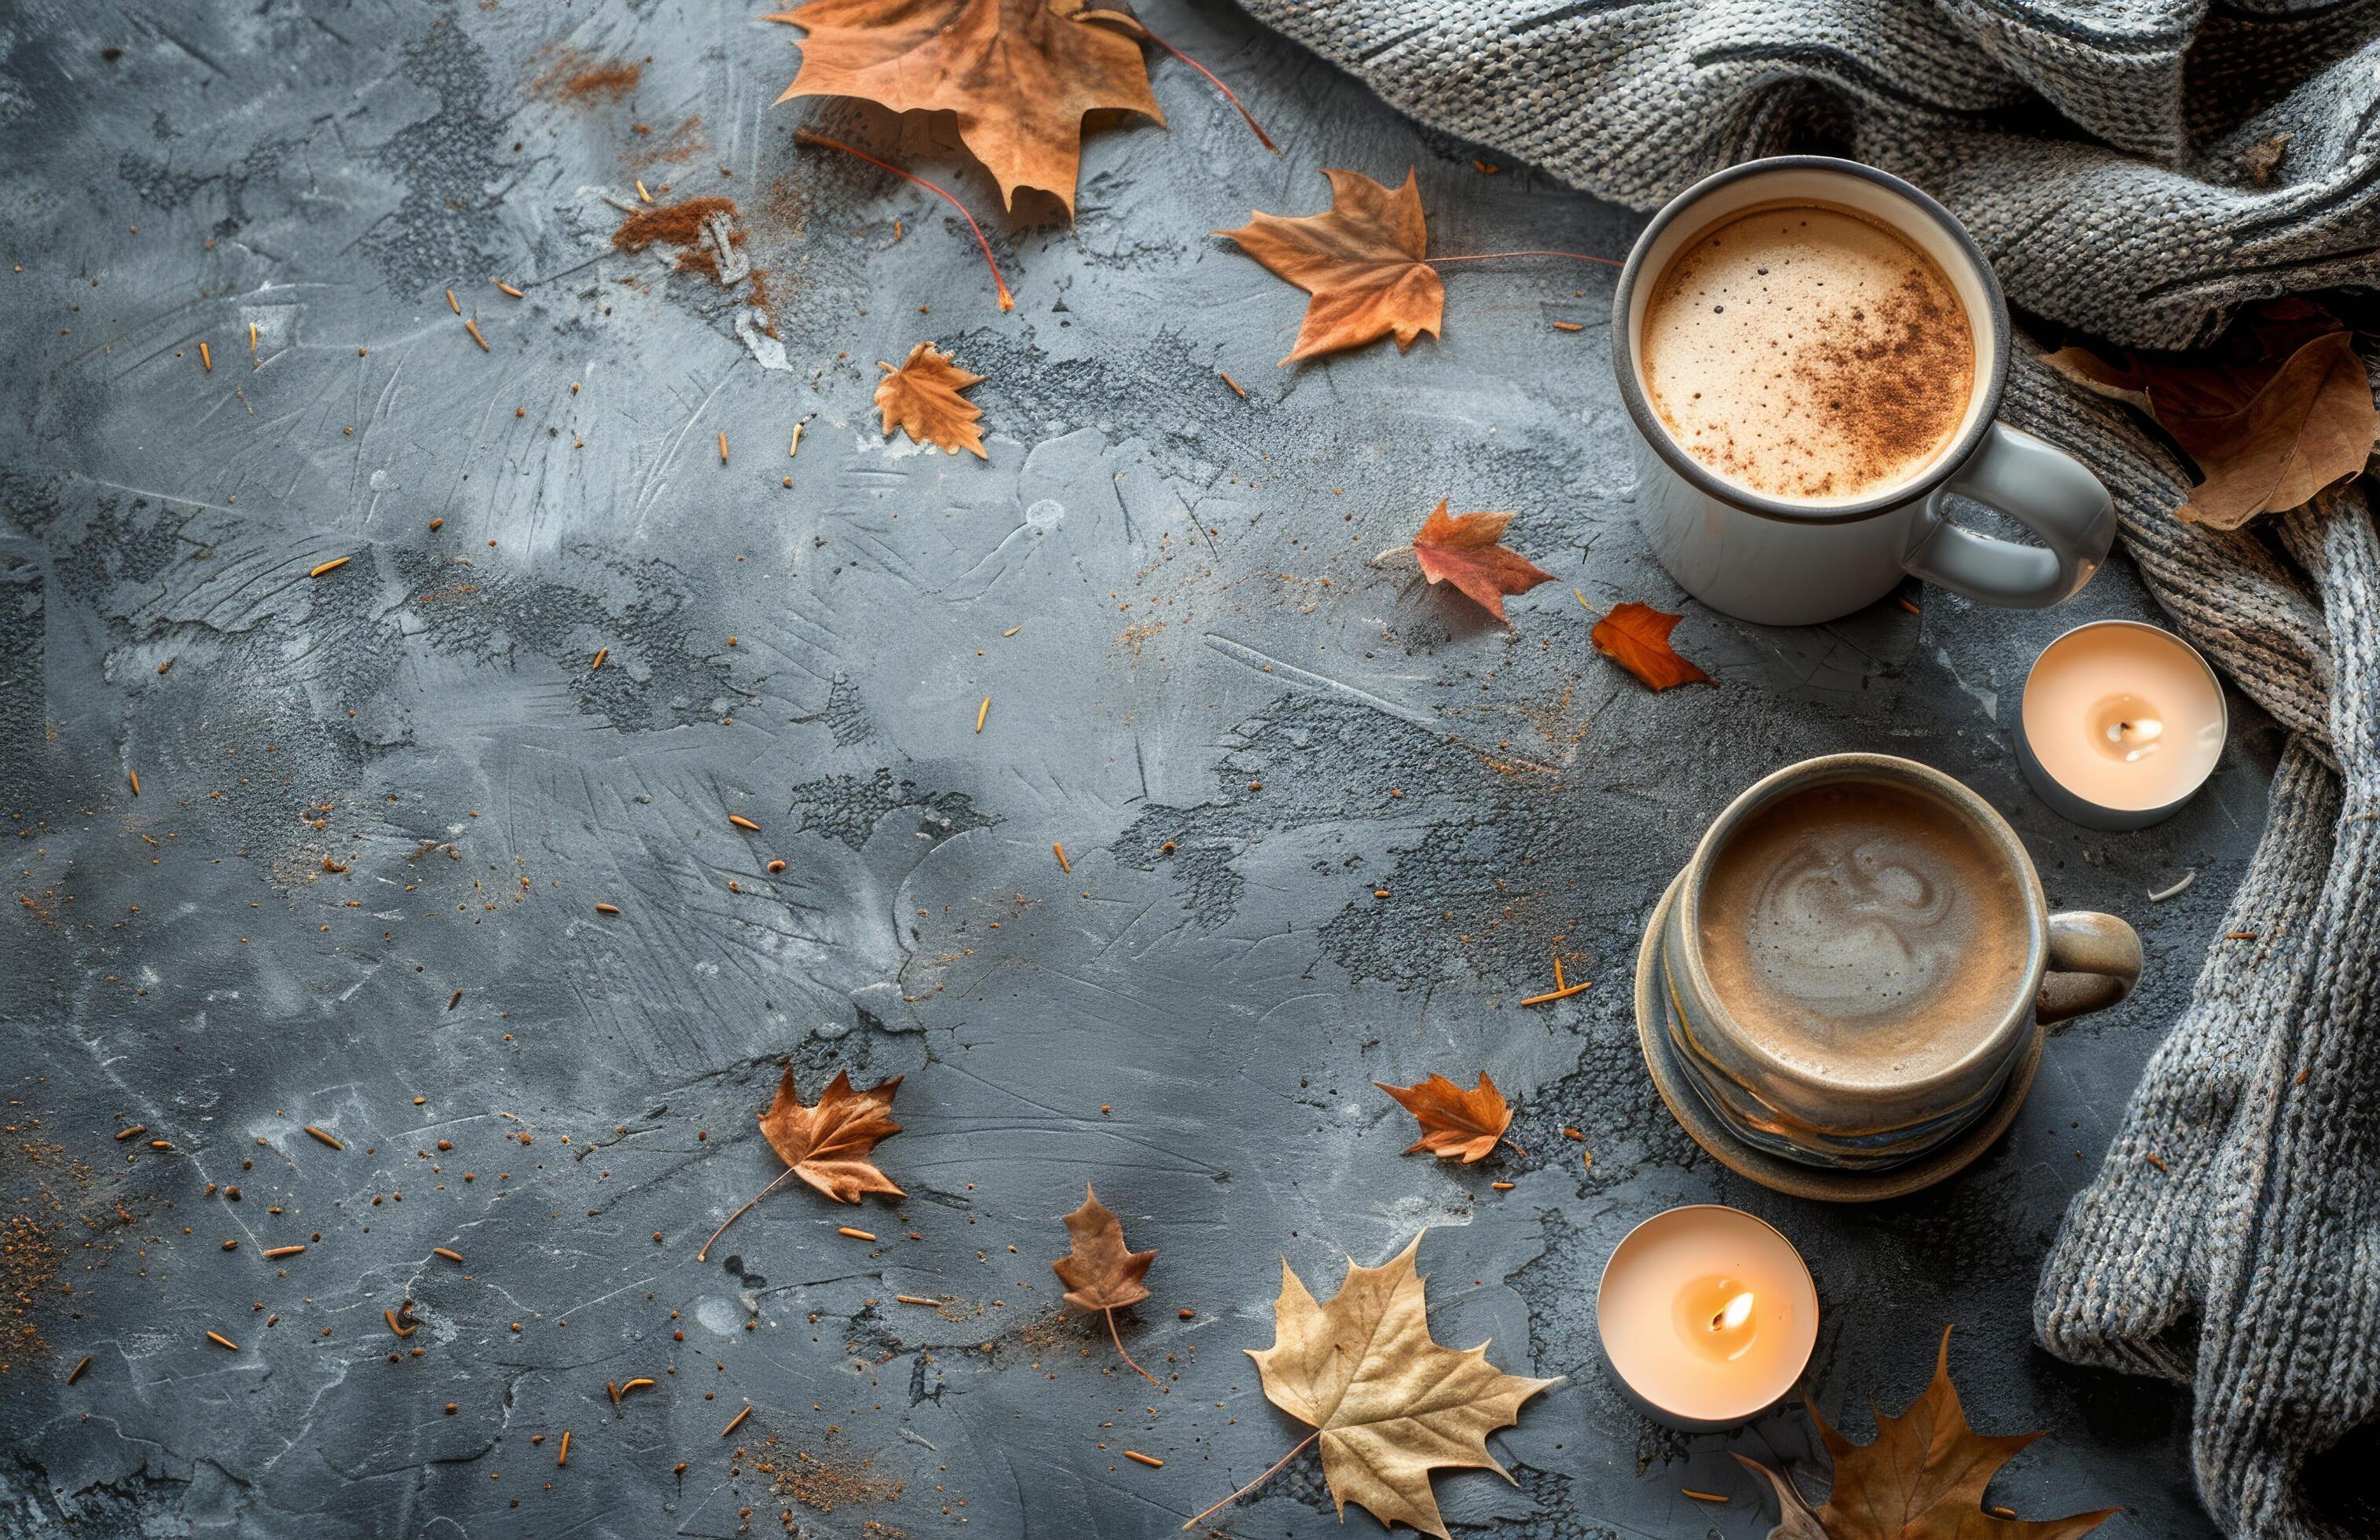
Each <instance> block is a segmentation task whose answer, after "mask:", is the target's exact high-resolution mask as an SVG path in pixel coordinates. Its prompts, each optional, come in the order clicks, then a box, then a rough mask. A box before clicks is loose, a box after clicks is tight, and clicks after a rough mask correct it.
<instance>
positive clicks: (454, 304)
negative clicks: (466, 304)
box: [446, 289, 463, 315]
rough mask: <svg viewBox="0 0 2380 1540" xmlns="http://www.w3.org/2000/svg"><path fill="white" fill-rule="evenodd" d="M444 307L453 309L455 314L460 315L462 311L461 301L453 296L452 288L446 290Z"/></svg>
mask: <svg viewBox="0 0 2380 1540" xmlns="http://www.w3.org/2000/svg"><path fill="white" fill-rule="evenodd" d="M446 308H447V309H450V310H452V311H454V312H455V314H456V315H461V314H462V313H463V302H462V301H461V300H459V299H457V298H455V291H454V290H453V289H448V290H447V291H446Z"/></svg>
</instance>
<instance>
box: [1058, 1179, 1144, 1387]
mask: <svg viewBox="0 0 2380 1540" xmlns="http://www.w3.org/2000/svg"><path fill="white" fill-rule="evenodd" d="M1066 1233H1067V1234H1069V1235H1070V1236H1072V1237H1074V1248H1073V1249H1072V1250H1071V1251H1069V1252H1068V1253H1067V1255H1064V1256H1062V1257H1060V1258H1058V1260H1057V1261H1055V1262H1052V1263H1050V1271H1052V1272H1054V1273H1056V1274H1057V1275H1058V1280H1059V1281H1060V1282H1062V1283H1063V1284H1064V1285H1065V1286H1066V1295H1065V1298H1066V1303H1067V1304H1071V1305H1075V1306H1076V1307H1078V1308H1080V1309H1084V1310H1096V1311H1099V1313H1100V1314H1101V1315H1103V1316H1106V1317H1107V1323H1108V1336H1109V1337H1110V1338H1111V1339H1112V1340H1114V1342H1115V1347H1116V1354H1117V1356H1118V1357H1120V1358H1122V1359H1123V1361H1124V1363H1126V1364H1130V1365H1131V1367H1132V1370H1133V1372H1134V1373H1135V1374H1137V1375H1138V1376H1140V1377H1141V1378H1143V1379H1145V1380H1147V1381H1148V1382H1149V1383H1150V1384H1151V1385H1157V1384H1159V1383H1160V1381H1159V1380H1158V1377H1157V1376H1155V1375H1153V1374H1150V1373H1149V1372H1148V1371H1147V1369H1144V1368H1142V1367H1141V1366H1140V1365H1139V1364H1135V1363H1133V1359H1132V1354H1130V1353H1128V1352H1124V1349H1123V1336H1122V1335H1121V1334H1120V1333H1118V1332H1117V1330H1116V1324H1115V1313H1116V1312H1117V1311H1119V1310H1121V1309H1123V1308H1124V1307H1125V1306H1126V1305H1132V1304H1139V1303H1140V1302H1141V1301H1143V1300H1145V1299H1147V1297H1148V1285H1147V1284H1146V1283H1143V1282H1142V1281H1141V1279H1143V1278H1145V1277H1147V1274H1148V1265H1149V1264H1150V1263H1151V1262H1154V1261H1156V1260H1157V1253H1156V1252H1155V1251H1153V1250H1151V1251H1131V1250H1127V1249H1126V1248H1125V1246H1124V1243H1123V1220H1121V1219H1117V1218H1116V1217H1115V1215H1114V1214H1113V1213H1112V1212H1111V1211H1110V1210H1109V1208H1108V1206H1107V1205H1105V1204H1103V1203H1101V1202H1100V1201H1099V1194H1098V1193H1096V1192H1094V1191H1092V1189H1091V1184H1090V1183H1089V1182H1085V1183H1083V1207H1080V1208H1077V1209H1075V1211H1074V1212H1073V1213H1071V1214H1069V1215H1067V1216H1066Z"/></svg>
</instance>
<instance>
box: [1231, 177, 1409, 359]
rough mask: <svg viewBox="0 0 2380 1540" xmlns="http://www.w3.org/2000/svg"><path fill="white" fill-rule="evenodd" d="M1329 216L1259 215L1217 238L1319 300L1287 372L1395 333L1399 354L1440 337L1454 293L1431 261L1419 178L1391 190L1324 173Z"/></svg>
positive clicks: (1299, 334) (1366, 180)
mask: <svg viewBox="0 0 2380 1540" xmlns="http://www.w3.org/2000/svg"><path fill="white" fill-rule="evenodd" d="M1322 175H1324V176H1328V177H1330V212H1329V213H1324V214H1306V215H1303V216H1301V217H1298V218H1287V217H1284V216H1282V215H1280V214H1268V213H1257V214H1252V215H1250V217H1249V219H1248V222H1247V223H1246V224H1244V225H1242V226H1240V227H1239V228H1238V229H1236V230H1218V231H1216V232H1215V233H1216V234H1217V235H1219V236H1228V237H1230V238H1231V239H1233V240H1235V241H1237V242H1239V243H1240V249H1241V250H1243V251H1245V252H1246V253H1247V254H1248V255H1249V256H1251V257H1254V258H1255V259H1256V260H1257V261H1260V262H1262V263H1264V265H1265V266H1267V267H1269V268H1270V269H1272V271H1273V272H1274V273H1278V274H1279V275H1280V276H1281V277H1283V278H1286V279H1288V280H1289V281H1290V282H1291V283H1293V284H1295V285H1297V286H1298V287H1299V288H1302V289H1304V290H1305V292H1306V293H1308V294H1310V295H1312V296H1313V297H1314V298H1313V299H1312V300H1311V301H1310V302H1309V303H1308V304H1307V305H1306V307H1305V324H1304V325H1302V326H1300V327H1299V328H1298V329H1297V346H1295V347H1294V348H1293V349H1291V350H1290V355H1289V357H1288V358H1283V359H1282V360H1281V362H1282V363H1283V364H1292V363H1295V362H1296V361H1297V360H1298V359H1300V358H1313V357H1314V356H1315V355H1316V354H1318V353H1334V352H1337V351H1338V350H1339V349H1341V348H1342V347H1357V346H1362V345H1363V344H1365V343H1367V342H1370V341H1372V340H1373V339H1374V338H1376V337H1384V336H1387V335H1389V334H1390V333H1395V334H1396V339H1397V346H1398V348H1399V349H1400V350H1403V349H1404V348H1406V347H1409V346H1412V345H1413V340H1414V338H1415V337H1417V336H1419V335H1421V334H1422V333H1424V332H1427V333H1429V334H1430V335H1431V336H1433V337H1434V336H1437V335H1438V334H1439V321H1441V320H1443V319H1444V317H1445V314H1446V285H1443V284H1442V283H1440V282H1439V276H1438V271H1437V269H1435V268H1433V267H1431V266H1430V265H1429V263H1428V262H1427V261H1425V260H1424V253H1425V252H1426V251H1427V243H1428V230H1427V226H1426V225H1425V224H1424V223H1423V220H1422V213H1421V188H1420V185H1419V184H1418V183H1417V182H1415V179H1414V174H1413V173H1412V172H1411V171H1407V172H1406V173H1405V185H1404V186H1403V187H1402V188H1390V187H1386V186H1383V185H1382V184H1380V183H1378V182H1375V181H1373V180H1372V179H1371V178H1370V177H1369V176H1364V175H1363V174H1362V173H1360V172H1354V171H1325V172H1324V173H1323V174H1322Z"/></svg>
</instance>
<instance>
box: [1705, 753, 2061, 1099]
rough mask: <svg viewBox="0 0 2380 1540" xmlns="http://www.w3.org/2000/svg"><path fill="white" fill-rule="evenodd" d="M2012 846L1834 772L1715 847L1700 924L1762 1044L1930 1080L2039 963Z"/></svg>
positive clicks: (1747, 1025)
mask: <svg viewBox="0 0 2380 1540" xmlns="http://www.w3.org/2000/svg"><path fill="white" fill-rule="evenodd" d="M2018 881H2019V879H2018V876H2017V874H2016V872H2015V871H2014V869H2013V868H2012V867H2011V866H2010V861H2009V858H2008V856H2007V855H2005V854H2004V853H2002V851H2001V850H2000V849H1999V848H1998V846H1997V845H1996V844H1995V843H1993V842H1992V840H1991V839H1990V837H1989V836H1988V835H1987V834H1986V833H1985V831H1983V830H1981V829H1978V828H1977V827H1975V825H1974V824H1973V822H1972V821H1971V820H1970V819H1967V818H1966V816H1965V815H1963V814H1961V812H1959V811H1958V810H1957V809H1956V808H1954V807H1952V806H1949V804H1947V803H1944V802H1941V801H1939V800H1937V799H1936V798H1934V797H1932V796H1928V795H1926V794H1924V793H1922V792H1918V791H1914V790H1911V789H1908V788H1906V787H1903V786H1900V785H1888V784H1885V783H1882V782H1868V781H1853V782H1825V783H1822V784H1819V785H1815V786H1811V787H1807V788H1805V789H1803V790H1801V791H1797V792H1792V793H1790V794H1787V795H1784V796H1781V797H1779V798H1778V799H1777V800H1776V801H1775V802H1773V803H1771V804H1769V805H1768V806H1766V807H1763V808H1761V809H1760V810H1759V811H1758V812H1756V813H1755V814H1754V815H1753V816H1752V817H1751V818H1750V819H1746V820H1745V822H1744V823H1743V825H1742V826H1741V827H1740V828H1739V829H1737V830H1736V831H1735V832H1734V833H1733V834H1732V835H1731V836H1730V838H1729V839H1728V841H1727V843H1726V844H1725V845H1723V846H1722V847H1721V848H1720V849H1719V850H1718V852H1717V853H1716V855H1714V856H1713V858H1712V862H1711V866H1710V868H1709V872H1708V875H1707V876H1706V878H1705V879H1704V886H1703V891H1702V899H1701V904H1700V920H1701V928H1700V934H1699V937H1698V940H1699V943H1700V949H1701V952H1702V957H1703V965H1704V967H1705V969H1706V972H1707V973H1708V975H1709V977H1710V982H1711V986H1712V988H1713V989H1714V990H1715V991H1716V993H1717V994H1718V999H1719V1000H1720V1001H1721V1002H1722V1003H1723V1004H1724V1005H1725V1006H1726V1008H1727V1012H1728V1013H1729V1014H1730V1016H1732V1017H1733V1018H1734V1019H1735V1021H1736V1022H1737V1024H1738V1025H1741V1026H1742V1028H1743V1032H1744V1034H1745V1035H1746V1036H1747V1037H1749V1038H1750V1039H1751V1040H1752V1041H1753V1042H1754V1043H1756V1044H1758V1045H1760V1046H1761V1047H1763V1048H1765V1049H1767V1050H1768V1051H1769V1052H1771V1053H1773V1054H1775V1055H1776V1056H1777V1057H1778V1058H1779V1059H1781V1060H1783V1061H1786V1062H1787V1063H1789V1064H1791V1065H1793V1066H1795V1067H1797V1068H1799V1069H1802V1070H1803V1071H1806V1072H1809V1073H1816V1074H1822V1075H1827V1076H1829V1077H1832V1078H1835V1079H1838V1080H1840V1081H1843V1082H1846V1083H1850V1084H1876V1083H1883V1082H1899V1081H1904V1080H1909V1079H1914V1078H1920V1077H1923V1076H1925V1075H1926V1074H1928V1073H1932V1072H1933V1071H1936V1070H1939V1069H1942V1068H1944V1067H1947V1066H1948V1065H1949V1064H1952V1063H1955V1062H1957V1061H1959V1060H1960V1059H1961V1057H1963V1056H1964V1055H1965V1054H1966V1053H1967V1052H1968V1050H1969V1049H1972V1048H1973V1046H1974V1045H1975V1044H1976V1043H1977V1042H1979V1041H1981V1040H1982V1039H1984V1038H1985V1037H1987V1036H1988V1035H1989V1034H1990V1033H1991V1032H1992V1030H1993V1029H1994V1028H1995V1027H1996V1026H1997V1025H1998V1024H1999V1023H2000V1022H2001V1021H2002V1020H2003V1019H2004V1018H2005V1017H2006V1015H2007V1013H2008V1012H2009V1010H2010V1007H2011V1006H2012V1005H2014V1004H2015V1003H2016V1001H2017V1000H2018V998H2019V996H2020V995H2021V993H2022V991H2023V989H2024V988H2025V985H2026V982H2027V979H2028V978H2029V976H2030V974H2029V968H2028V964H2029V961H2030V955H2031V950H2032V930H2031V928H2030V924H2029V921H2028V918H2027V915H2028V910H2027V907H2026V903H2025V894H2024V892H2023V891H2022V889H2021V888H2020V887H2019V886H2018Z"/></svg>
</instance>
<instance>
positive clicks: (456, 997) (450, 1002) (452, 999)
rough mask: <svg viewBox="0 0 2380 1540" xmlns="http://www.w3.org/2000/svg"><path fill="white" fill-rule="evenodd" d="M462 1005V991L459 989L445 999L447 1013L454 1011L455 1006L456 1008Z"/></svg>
mask: <svg viewBox="0 0 2380 1540" xmlns="http://www.w3.org/2000/svg"><path fill="white" fill-rule="evenodd" d="M462 1003H463V991H462V990H460V989H457V990H455V992H454V993H453V994H451V995H448V996H447V997H446V1009H447V1010H449V1011H452V1010H454V1009H455V1007H456V1006H458V1005H460V1004H462Z"/></svg>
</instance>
